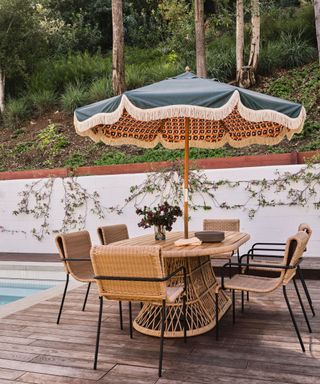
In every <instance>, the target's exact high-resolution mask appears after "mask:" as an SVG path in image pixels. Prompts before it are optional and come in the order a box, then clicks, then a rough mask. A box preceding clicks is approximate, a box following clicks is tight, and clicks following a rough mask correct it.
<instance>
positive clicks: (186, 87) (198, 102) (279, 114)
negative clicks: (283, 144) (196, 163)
mask: <svg viewBox="0 0 320 384" xmlns="http://www.w3.org/2000/svg"><path fill="white" fill-rule="evenodd" d="M305 117H306V112H305V109H304V107H303V106H302V105H301V104H298V103H293V102H289V101H285V100H282V99H279V98H276V97H272V96H268V95H265V94H261V93H258V92H253V91H250V90H247V89H242V88H238V87H234V86H232V85H229V84H224V83H220V82H217V81H213V80H208V79H202V78H199V77H197V76H196V75H194V74H193V73H191V72H186V73H184V74H182V75H179V76H176V77H173V78H171V79H168V80H163V81H160V82H158V83H155V84H151V85H147V86H145V87H142V88H138V89H135V90H131V91H127V92H124V93H123V94H122V95H119V96H115V97H112V98H110V99H107V100H103V101H99V102H97V103H94V104H91V105H88V106H85V107H81V108H78V109H76V110H75V113H74V124H75V128H76V131H77V133H78V134H80V135H82V136H89V137H91V138H92V139H93V140H94V141H103V142H105V143H106V144H109V145H121V144H133V145H137V146H139V147H144V148H151V147H154V146H156V145H157V144H158V143H161V144H162V145H163V146H164V147H166V148H172V149H176V148H185V185H184V187H185V215H184V216H185V237H187V233H188V224H187V217H188V203H187V190H188V152H189V151H188V150H189V147H199V148H218V147H222V146H223V145H225V144H227V143H228V144H229V145H231V146H233V147H244V146H247V145H251V144H267V145H273V144H277V143H279V142H280V141H281V140H282V139H283V138H284V137H287V138H288V139H291V137H292V136H293V134H294V133H297V132H300V131H301V130H302V128H303V124H304V120H305Z"/></svg>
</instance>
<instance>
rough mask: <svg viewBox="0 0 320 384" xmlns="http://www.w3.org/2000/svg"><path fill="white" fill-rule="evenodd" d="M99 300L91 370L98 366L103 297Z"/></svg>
mask: <svg viewBox="0 0 320 384" xmlns="http://www.w3.org/2000/svg"><path fill="white" fill-rule="evenodd" d="M99 300H100V308H99V319H98V327H97V339H96V350H95V354H94V363H93V369H97V364H98V353H99V343H100V330H101V320H102V311H103V297H102V296H101V297H99Z"/></svg>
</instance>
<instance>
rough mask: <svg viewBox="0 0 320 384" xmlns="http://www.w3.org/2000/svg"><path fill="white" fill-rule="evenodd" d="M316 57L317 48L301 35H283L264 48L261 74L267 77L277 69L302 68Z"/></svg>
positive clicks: (260, 68) (260, 64)
mask: <svg viewBox="0 0 320 384" xmlns="http://www.w3.org/2000/svg"><path fill="white" fill-rule="evenodd" d="M315 55H316V51H315V48H314V47H312V46H311V45H310V44H308V42H306V41H305V40H302V37H301V35H297V36H294V35H291V34H281V36H280V39H279V40H274V41H270V42H269V43H268V44H266V45H264V46H262V48H261V55H260V61H259V74H261V75H267V74H270V73H272V72H274V71H275V70H276V69H280V68H286V69H290V68H293V67H298V66H302V65H303V64H306V63H309V62H310V61H311V60H313V59H314V57H315Z"/></svg>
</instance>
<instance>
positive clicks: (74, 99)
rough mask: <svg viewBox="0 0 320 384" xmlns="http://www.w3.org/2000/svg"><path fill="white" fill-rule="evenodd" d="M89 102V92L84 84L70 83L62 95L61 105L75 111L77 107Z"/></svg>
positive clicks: (66, 109) (69, 110)
mask: <svg viewBox="0 0 320 384" xmlns="http://www.w3.org/2000/svg"><path fill="white" fill-rule="evenodd" d="M86 102H88V94H87V92H86V91H85V88H84V86H83V85H82V84H79V83H76V84H69V85H68V86H67V88H66V91H65V92H64V94H63V95H62V96H61V106H62V108H63V110H64V111H66V112H73V111H74V110H75V109H76V108H77V107H79V106H81V105H83V104H85V103H86Z"/></svg>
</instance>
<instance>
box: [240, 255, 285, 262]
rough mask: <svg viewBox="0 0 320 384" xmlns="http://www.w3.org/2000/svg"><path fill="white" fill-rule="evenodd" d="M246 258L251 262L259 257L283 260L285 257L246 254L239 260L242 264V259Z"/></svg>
mask: <svg viewBox="0 0 320 384" xmlns="http://www.w3.org/2000/svg"><path fill="white" fill-rule="evenodd" d="M244 257H246V258H247V259H249V257H250V258H251V260H253V259H254V258H259V257H262V258H265V257H270V258H273V259H282V258H283V255H269V254H262V253H261V254H258V255H254V254H252V253H245V254H244V255H241V256H240V258H239V260H240V263H241V262H242V259H243V258H244Z"/></svg>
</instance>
